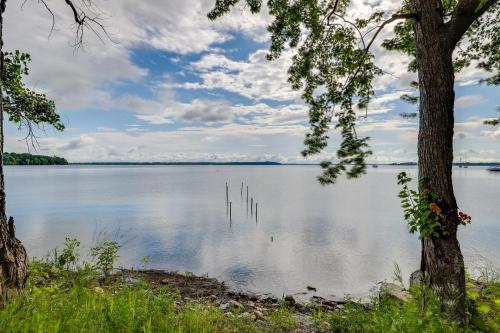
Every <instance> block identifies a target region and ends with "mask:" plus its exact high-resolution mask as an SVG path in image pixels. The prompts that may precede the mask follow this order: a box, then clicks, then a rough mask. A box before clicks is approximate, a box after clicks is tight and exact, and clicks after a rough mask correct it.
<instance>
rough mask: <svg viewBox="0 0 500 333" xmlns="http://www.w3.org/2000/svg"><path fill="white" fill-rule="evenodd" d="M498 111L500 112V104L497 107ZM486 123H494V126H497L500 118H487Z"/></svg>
mask: <svg viewBox="0 0 500 333" xmlns="http://www.w3.org/2000/svg"><path fill="white" fill-rule="evenodd" d="M497 112H500V106H499V107H497ZM484 124H485V125H492V126H496V125H498V124H500V118H497V119H489V120H485V121H484Z"/></svg>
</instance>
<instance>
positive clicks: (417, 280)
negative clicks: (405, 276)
mask: <svg viewBox="0 0 500 333" xmlns="http://www.w3.org/2000/svg"><path fill="white" fill-rule="evenodd" d="M423 280H424V275H423V274H422V271H420V270H418V271H415V272H413V273H411V274H410V288H413V287H418V286H420V285H421V284H422V282H423Z"/></svg>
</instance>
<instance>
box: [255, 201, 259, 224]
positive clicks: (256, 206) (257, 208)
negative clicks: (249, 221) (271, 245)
mask: <svg viewBox="0 0 500 333" xmlns="http://www.w3.org/2000/svg"><path fill="white" fill-rule="evenodd" d="M258 212H259V203H258V202H256V203H255V222H257V214H258Z"/></svg>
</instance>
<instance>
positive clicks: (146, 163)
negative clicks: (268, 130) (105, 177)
mask: <svg viewBox="0 0 500 333" xmlns="http://www.w3.org/2000/svg"><path fill="white" fill-rule="evenodd" d="M69 165H145V166H147V165H180V166H184V165H186V166H188V165H234V166H239V165H241V166H252V165H257V166H258V165H263V166H265V165H271V166H280V165H281V166H287V165H291V166H293V165H299V166H301V165H304V166H308V165H309V166H319V165H320V164H319V163H280V162H270V161H268V162H75V163H72V162H70V163H69ZM371 165H386V166H417V163H415V162H404V163H379V164H378V163H367V166H371ZM460 165H462V166H464V165H466V166H495V165H500V162H477V163H453V166H460Z"/></svg>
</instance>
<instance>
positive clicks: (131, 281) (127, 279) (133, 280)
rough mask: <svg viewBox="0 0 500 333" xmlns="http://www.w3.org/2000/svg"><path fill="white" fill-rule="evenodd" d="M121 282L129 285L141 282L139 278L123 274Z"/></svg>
mask: <svg viewBox="0 0 500 333" xmlns="http://www.w3.org/2000/svg"><path fill="white" fill-rule="evenodd" d="M123 282H124V283H125V284H129V285H131V284H139V283H140V282H141V280H139V279H136V278H133V277H130V276H124V277H123Z"/></svg>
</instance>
